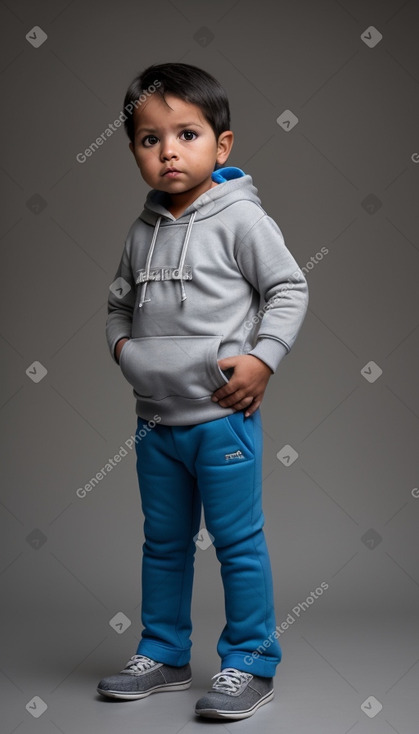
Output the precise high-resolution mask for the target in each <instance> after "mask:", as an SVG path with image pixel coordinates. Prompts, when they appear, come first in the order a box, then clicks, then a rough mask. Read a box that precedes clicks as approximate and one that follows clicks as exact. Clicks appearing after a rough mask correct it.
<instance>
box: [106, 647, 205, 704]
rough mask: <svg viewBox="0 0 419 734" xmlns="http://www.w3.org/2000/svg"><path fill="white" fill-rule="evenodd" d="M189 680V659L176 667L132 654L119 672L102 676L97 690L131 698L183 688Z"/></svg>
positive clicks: (109, 695)
mask: <svg viewBox="0 0 419 734" xmlns="http://www.w3.org/2000/svg"><path fill="white" fill-rule="evenodd" d="M191 681H192V677H191V668H190V665H189V663H188V664H187V665H182V667H180V668H176V667H174V666H172V665H166V664H165V663H157V662H156V661H155V660H152V659H151V658H148V657H146V656H145V655H133V657H132V658H130V660H128V662H127V664H126V666H125V668H124V670H121V672H120V673H118V674H117V675H111V676H109V678H102V680H101V681H100V683H99V685H98V687H97V692H98V693H100V694H101V695H102V696H107V697H108V698H119V699H122V700H123V701H133V700H136V699H138V698H145V697H146V696H149V695H150V694H151V693H160V691H184V690H185V689H186V688H189V686H190V685H191Z"/></svg>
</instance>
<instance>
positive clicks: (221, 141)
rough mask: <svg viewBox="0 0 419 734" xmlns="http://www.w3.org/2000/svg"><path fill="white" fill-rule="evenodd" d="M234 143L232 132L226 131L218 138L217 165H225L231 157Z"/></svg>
mask: <svg viewBox="0 0 419 734" xmlns="http://www.w3.org/2000/svg"><path fill="white" fill-rule="evenodd" d="M233 142H234V133H233V132H232V131H231V130H224V132H223V133H221V135H219V137H218V141H217V163H220V164H222V163H225V162H226V160H227V158H228V156H229V155H230V152H231V149H232V147H233Z"/></svg>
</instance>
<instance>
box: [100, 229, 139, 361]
mask: <svg viewBox="0 0 419 734" xmlns="http://www.w3.org/2000/svg"><path fill="white" fill-rule="evenodd" d="M135 288H136V286H135V281H134V277H133V273H132V268H131V262H130V256H129V251H128V246H127V243H126V244H125V247H124V251H123V254H122V258H121V261H120V263H119V267H118V270H117V271H116V274H115V278H114V280H113V282H112V283H111V285H110V286H109V297H108V318H107V321H106V339H107V341H108V346H109V349H110V352H111V355H112V357H113V359H114V360H115V361H116V358H115V346H116V343H117V342H118V341H119V339H123V338H125V337H126V338H128V339H130V338H131V324H132V315H133V311H134V305H135Z"/></svg>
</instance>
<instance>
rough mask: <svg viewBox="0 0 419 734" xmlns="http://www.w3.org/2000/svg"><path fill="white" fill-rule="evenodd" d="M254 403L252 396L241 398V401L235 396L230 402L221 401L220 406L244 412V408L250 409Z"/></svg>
mask: <svg viewBox="0 0 419 734" xmlns="http://www.w3.org/2000/svg"><path fill="white" fill-rule="evenodd" d="M252 402H253V397H251V396H250V395H245V396H244V397H242V398H240V400H238V399H237V396H233V397H232V398H230V399H229V400H227V399H226V400H223V401H221V402H220V405H221V407H222V408H234V410H243V409H244V408H248V407H249V405H251V403H252ZM227 403H228V404H227Z"/></svg>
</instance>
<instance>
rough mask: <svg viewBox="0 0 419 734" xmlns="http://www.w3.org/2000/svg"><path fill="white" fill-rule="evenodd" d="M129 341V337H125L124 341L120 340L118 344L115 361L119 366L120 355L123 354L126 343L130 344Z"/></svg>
mask: <svg viewBox="0 0 419 734" xmlns="http://www.w3.org/2000/svg"><path fill="white" fill-rule="evenodd" d="M128 341H129V339H128V338H127V337H123V338H122V339H119V340H118V341H117V342H116V347H115V359H116V361H117V362H118V364H119V355H120V354H121V351H122V347H123V346H124V344H125V342H128Z"/></svg>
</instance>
